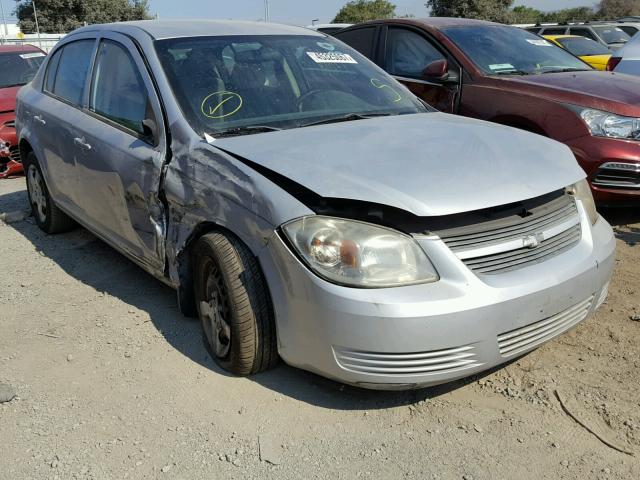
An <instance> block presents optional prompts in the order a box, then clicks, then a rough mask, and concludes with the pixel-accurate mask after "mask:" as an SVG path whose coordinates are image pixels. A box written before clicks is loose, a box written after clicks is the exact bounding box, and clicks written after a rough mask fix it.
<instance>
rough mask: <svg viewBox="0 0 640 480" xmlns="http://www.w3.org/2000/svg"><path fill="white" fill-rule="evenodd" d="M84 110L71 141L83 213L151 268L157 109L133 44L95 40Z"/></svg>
mask: <svg viewBox="0 0 640 480" xmlns="http://www.w3.org/2000/svg"><path fill="white" fill-rule="evenodd" d="M88 90H89V91H88V95H87V97H86V98H85V102H86V103H85V109H84V112H85V115H84V119H83V121H82V124H81V125H79V126H78V135H77V136H76V137H74V139H73V146H74V148H75V149H76V151H77V152H78V155H77V157H76V158H77V163H76V175H77V179H78V189H79V195H78V196H79V197H80V198H81V199H82V205H81V206H82V208H83V210H84V219H85V220H86V222H87V223H88V224H89V225H90V226H92V227H93V228H94V229H95V230H96V231H97V232H98V233H99V234H101V235H102V236H103V237H105V239H107V240H108V241H110V242H111V243H113V244H115V245H116V246H117V247H118V248H120V249H121V250H123V251H125V253H127V254H129V255H130V256H133V257H135V258H136V259H137V260H138V261H139V262H140V263H141V264H142V265H143V266H145V267H146V268H147V269H148V270H151V271H156V272H157V271H161V270H162V269H163V266H164V233H165V232H164V228H165V227H164V208H163V205H162V202H161V200H160V198H159V196H160V195H159V189H160V181H161V172H162V168H163V164H164V159H165V148H166V147H165V135H164V128H163V124H162V118H163V117H162V115H161V107H160V103H159V100H158V97H157V95H156V93H155V89H154V87H153V84H152V81H151V78H150V77H149V74H148V72H147V70H146V67H145V64H144V62H143V59H142V58H141V57H140V54H139V53H138V51H137V49H136V48H135V45H134V44H133V42H132V41H131V40H130V39H129V38H127V37H124V36H122V35H119V34H115V33H105V34H103V35H102V36H101V38H99V44H98V48H97V53H96V57H95V61H94V65H93V69H92V78H91V81H90V84H89V89H88Z"/></svg>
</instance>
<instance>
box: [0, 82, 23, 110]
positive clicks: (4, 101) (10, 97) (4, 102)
mask: <svg viewBox="0 0 640 480" xmlns="http://www.w3.org/2000/svg"><path fill="white" fill-rule="evenodd" d="M18 90H20V87H8V88H0V112H10V111H13V110H15V109H16V95H18Z"/></svg>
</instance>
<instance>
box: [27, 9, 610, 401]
mask: <svg viewBox="0 0 640 480" xmlns="http://www.w3.org/2000/svg"><path fill="white" fill-rule="evenodd" d="M17 121H18V125H17V127H18V131H19V142H20V152H21V155H22V158H23V159H24V163H25V170H26V171H27V186H28V190H29V198H30V201H31V205H32V209H33V213H34V216H35V219H36V222H37V223H38V225H39V226H40V227H41V228H42V229H43V230H44V231H46V232H48V233H56V232H61V231H64V230H67V229H69V228H72V227H73V226H74V224H75V222H77V223H79V224H81V225H83V226H85V227H86V228H88V229H89V230H91V231H92V232H93V233H95V234H96V235H97V236H98V237H100V238H101V239H103V240H104V241H105V242H107V243H109V244H110V245H112V246H113V247H114V248H116V249H117V250H119V251H120V252H122V253H123V254H124V255H126V256H128V257H129V258H130V259H131V260H133V261H134V262H135V263H137V264H138V265H140V266H141V267H143V268H144V269H146V270H147V271H148V272H149V273H151V274H152V275H154V276H155V277H157V278H159V279H161V280H162V281H164V282H166V283H167V284H169V285H171V286H172V287H174V288H175V289H176V290H177V292H178V301H179V305H180V308H181V310H182V311H183V312H184V313H185V314H186V315H193V316H195V315H198V316H199V317H200V320H201V322H202V326H203V330H204V335H205V339H206V344H207V346H208V348H209V349H210V352H211V355H212V356H213V358H215V360H216V361H217V362H218V363H219V364H220V365H222V366H223V367H224V368H226V369H228V370H229V371H231V372H233V373H235V374H238V375H249V374H253V373H257V372H260V371H263V370H266V369H269V368H271V367H273V366H274V365H275V364H276V363H277V361H278V359H279V358H282V359H283V360H284V361H285V362H286V363H288V364H290V365H294V366H296V367H300V368H303V369H307V370H310V371H313V372H317V373H319V374H321V375H324V376H326V377H329V378H333V379H336V380H339V381H342V382H346V383H349V384H354V385H359V386H362V387H368V388H380V389H408V388H417V387H422V386H428V385H434V384H438V383H443V382H447V381H450V380H453V379H456V378H460V377H464V376H468V375H471V374H473V373H477V372H480V371H482V370H486V369H488V368H490V367H492V366H495V365H498V364H501V363H504V362H507V361H509V360H510V359H513V358H516V357H517V356H519V355H522V354H524V353H526V352H528V351H530V350H532V349H534V348H535V347H537V346H539V345H540V344H542V343H543V342H546V341H548V340H549V339H551V338H553V337H555V336H557V335H559V334H561V333H562V332H565V331H566V330H568V329H570V328H572V327H574V326H575V325H577V324H578V323H579V322H581V321H583V320H584V319H586V318H587V317H588V316H589V315H590V314H592V313H593V312H594V310H595V309H596V308H597V307H598V306H599V305H600V304H601V303H602V302H603V301H604V299H605V297H606V295H607V285H608V282H609V278H610V276H611V270H612V266H613V258H614V248H615V242H614V238H613V235H612V231H611V228H610V226H609V225H608V224H607V222H606V221H605V220H604V219H602V218H601V217H600V216H599V215H598V214H597V213H596V210H595V207H594V204H593V199H592V197H591V193H590V190H589V187H588V185H587V183H586V181H585V174H584V172H583V171H582V170H581V169H580V167H579V166H578V164H577V163H576V161H575V158H574V157H573V155H572V153H571V152H570V151H569V149H568V148H567V147H565V146H563V145H562V144H560V143H557V142H555V141H552V140H549V139H546V138H543V137H541V136H537V135H533V134H530V133H527V132H524V131H521V130H516V129H512V128H508V127H502V126H499V125H496V124H492V123H485V122H481V121H477V120H472V119H468V118H463V117H454V116H451V115H446V114H442V113H438V112H436V111H434V110H433V109H431V108H430V107H428V106H426V105H424V104H423V103H421V102H420V101H419V100H418V99H417V98H416V97H414V96H413V95H412V94H411V93H410V92H409V91H408V90H407V89H405V88H404V87H403V86H402V85H400V84H399V83H398V82H396V81H395V80H394V79H392V78H391V77H389V76H388V75H387V74H386V73H385V72H384V71H383V70H381V69H380V68H378V67H377V66H376V65H374V64H373V63H371V62H370V61H368V60H367V59H366V58H364V57H363V56H362V55H360V54H359V53H357V52H356V51H354V50H352V49H351V48H349V47H347V46H346V45H344V44H343V43H341V42H339V41H338V40H335V39H333V38H331V37H328V36H326V35H324V34H321V33H317V32H312V31H309V30H307V29H302V28H296V27H288V26H279V25H271V24H266V23H248V22H226V21H188V22H187V21H146V22H133V23H121V24H113V25H95V26H89V27H85V28H81V29H79V30H77V31H75V32H73V33H72V34H70V35H68V36H66V37H65V38H64V39H63V40H62V41H61V42H60V43H59V44H58V45H57V46H56V48H55V49H54V50H53V51H52V52H51V54H50V55H49V56H48V57H47V59H46V61H45V63H44V64H43V66H42V68H41V69H40V71H39V73H38V75H37V77H36V78H35V79H34V80H33V81H32V82H31V83H30V84H29V85H27V86H25V87H24V88H23V89H22V90H21V92H20V94H19V97H18V106H17Z"/></svg>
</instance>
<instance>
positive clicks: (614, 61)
mask: <svg viewBox="0 0 640 480" xmlns="http://www.w3.org/2000/svg"><path fill="white" fill-rule="evenodd" d="M620 60H622V57H609V61H608V62H607V72H613V71H614V70H615V68H616V67H617V66H618V64H619V63H620Z"/></svg>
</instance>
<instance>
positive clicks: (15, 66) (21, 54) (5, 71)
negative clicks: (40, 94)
mask: <svg viewBox="0 0 640 480" xmlns="http://www.w3.org/2000/svg"><path fill="white" fill-rule="evenodd" d="M44 56H45V53H44V52H43V51H42V50H40V49H39V48H37V47H34V46H32V45H24V46H18V45H0V178H5V177H8V176H9V175H16V174H18V173H22V163H21V161H20V150H19V149H18V145H17V144H16V128H15V109H16V95H17V94H18V90H20V87H22V85H25V84H27V83H29V82H30V81H31V79H32V78H33V77H34V75H35V74H36V72H37V71H38V68H39V67H40V64H41V63H42V60H43V59H44Z"/></svg>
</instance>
